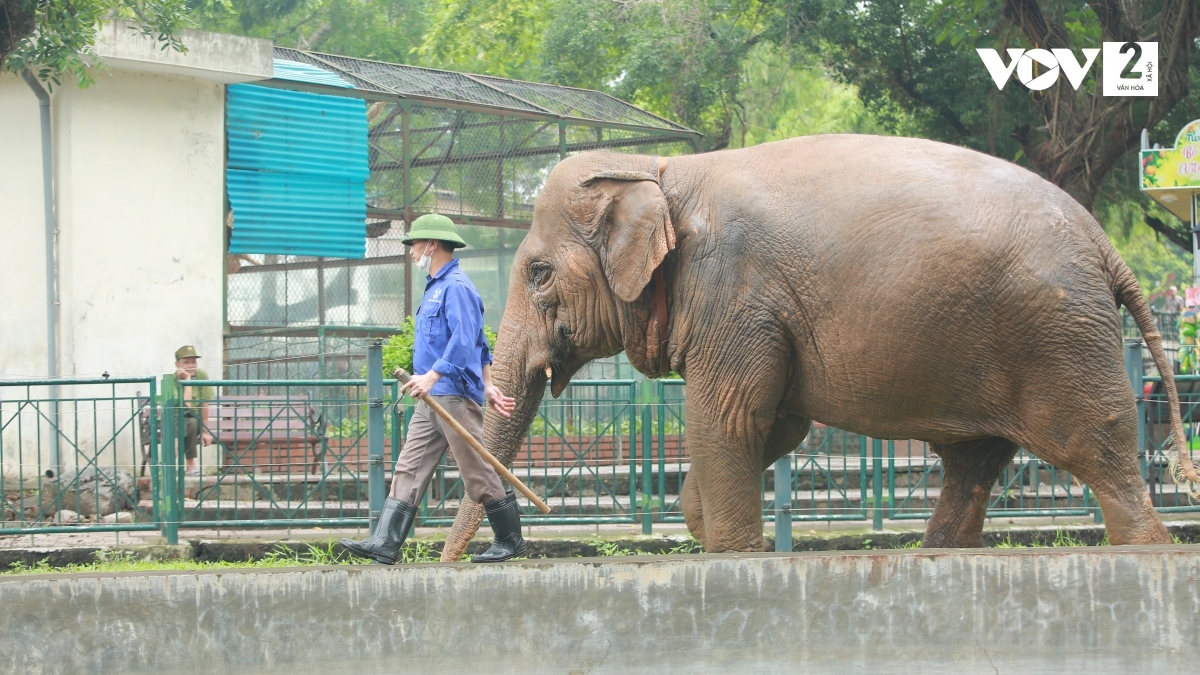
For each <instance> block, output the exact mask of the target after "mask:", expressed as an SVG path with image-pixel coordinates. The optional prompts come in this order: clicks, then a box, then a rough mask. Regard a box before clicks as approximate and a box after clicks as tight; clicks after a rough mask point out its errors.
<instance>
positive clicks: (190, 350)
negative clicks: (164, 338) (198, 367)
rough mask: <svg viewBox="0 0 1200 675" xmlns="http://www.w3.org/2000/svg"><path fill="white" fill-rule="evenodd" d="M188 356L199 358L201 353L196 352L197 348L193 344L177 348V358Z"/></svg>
mask: <svg viewBox="0 0 1200 675" xmlns="http://www.w3.org/2000/svg"><path fill="white" fill-rule="evenodd" d="M188 357H191V358H194V359H198V358H200V355H199V354H197V353H196V348H195V347H193V346H191V345H184V346H182V347H180V348H179V349H176V350H175V360H176V361H178V360H179V359H186V358H188Z"/></svg>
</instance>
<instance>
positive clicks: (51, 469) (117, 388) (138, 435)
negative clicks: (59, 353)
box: [0, 378, 161, 534]
mask: <svg viewBox="0 0 1200 675" xmlns="http://www.w3.org/2000/svg"><path fill="white" fill-rule="evenodd" d="M154 397H155V382H154V379H153V378H144V379H136V378H135V379H95V380H82V379H80V380H57V381H29V382H3V381H0V493H2V494H3V499H2V500H0V534H29V533H53V532H118V531H127V530H154V529H157V528H158V524H157V523H158V521H159V518H160V515H161V514H160V513H159V512H158V508H159V505H160V499H159V487H160V483H159V481H158V480H157V479H156V474H154V473H153V472H151V473H150V475H149V476H146V475H145V472H146V471H147V470H148V469H149V468H150V467H155V466H157V465H158V464H159V462H158V457H157V451H158V448H157V444H156V443H153V442H150V440H151V438H152V437H153V434H154V431H155V429H156V428H157V425H158V420H157V419H156V416H155V412H154V410H153V409H152V407H149V406H147V402H148V401H151V400H153V399H154Z"/></svg>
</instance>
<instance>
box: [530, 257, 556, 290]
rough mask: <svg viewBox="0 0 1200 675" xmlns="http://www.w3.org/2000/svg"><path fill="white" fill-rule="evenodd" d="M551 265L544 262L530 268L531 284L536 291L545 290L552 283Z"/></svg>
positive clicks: (534, 264)
mask: <svg viewBox="0 0 1200 675" xmlns="http://www.w3.org/2000/svg"><path fill="white" fill-rule="evenodd" d="M550 273H551V269H550V265H549V264H548V263H544V262H535V263H533V264H532V265H530V266H529V283H530V285H532V286H533V287H534V288H536V289H542V288H545V287H546V285H547V284H549V283H550Z"/></svg>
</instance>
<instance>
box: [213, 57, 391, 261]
mask: <svg viewBox="0 0 1200 675" xmlns="http://www.w3.org/2000/svg"><path fill="white" fill-rule="evenodd" d="M331 75H332V74H331ZM226 135H227V138H228V159H227V162H226V177H225V182H226V187H227V191H228V194H229V202H230V205H231V207H232V208H233V214H234V225H233V235H232V238H231V241H230V244H229V251H230V253H266V254H278V255H303V256H325V257H337V258H362V257H363V256H364V255H365V253H366V215H367V202H366V188H365V183H366V180H367V178H368V177H369V175H370V168H369V166H368V164H367V110H366V103H365V102H363V101H362V100H361V99H356V98H349V97H342V96H325V95H321V94H311V93H308V92H299V91H288V90H284V89H274V88H270V87H261V86H255V85H247V84H237V85H231V86H230V87H229V88H228V94H227V100H226Z"/></svg>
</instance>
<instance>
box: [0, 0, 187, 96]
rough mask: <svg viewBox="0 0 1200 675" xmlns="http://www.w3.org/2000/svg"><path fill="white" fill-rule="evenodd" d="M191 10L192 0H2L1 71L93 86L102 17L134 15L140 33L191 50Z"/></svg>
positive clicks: (167, 45) (171, 46)
mask: <svg viewBox="0 0 1200 675" xmlns="http://www.w3.org/2000/svg"><path fill="white" fill-rule="evenodd" d="M188 12H189V9H188V6H187V2H186V0H0V16H3V17H4V19H5V20H3V21H0V66H2V68H0V70H6V71H10V72H14V73H15V72H20V71H21V70H24V69H26V68H29V69H31V70H32V71H33V72H34V74H36V75H37V77H38V79H40V80H42V81H44V82H47V83H49V84H50V85H51V86H58V85H60V84H61V83H62V80H63V78H64V77H73V78H74V79H75V80H76V82H77V83H78V84H79V86H81V87H87V86H89V85H91V84H92V83H93V82H94V78H93V76H92V71H91V69H90V68H89V66H88V65H87V64H88V63H89V62H94V61H95V60H96V59H97V56H96V50H95V45H96V27H97V25H99V23H100V22H101V21H104V20H111V19H113V18H128V19H133V20H134V21H135V24H134V25H135V28H134V30H135V31H137V32H138V33H139V34H140V35H143V36H145V37H149V38H152V39H154V40H155V41H156V42H159V43H161V44H162V48H163V49H168V48H169V49H173V50H175V51H177V52H186V51H187V47H186V46H185V45H184V44H183V41H182V40H181V39H180V37H179V32H180V31H181V30H182V29H183V28H185V27H186V26H187V24H188V23H189V19H188Z"/></svg>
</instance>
